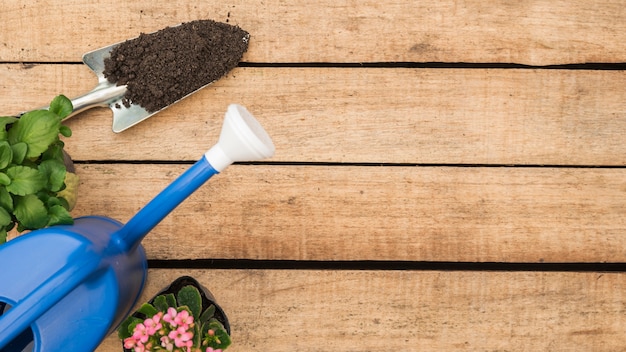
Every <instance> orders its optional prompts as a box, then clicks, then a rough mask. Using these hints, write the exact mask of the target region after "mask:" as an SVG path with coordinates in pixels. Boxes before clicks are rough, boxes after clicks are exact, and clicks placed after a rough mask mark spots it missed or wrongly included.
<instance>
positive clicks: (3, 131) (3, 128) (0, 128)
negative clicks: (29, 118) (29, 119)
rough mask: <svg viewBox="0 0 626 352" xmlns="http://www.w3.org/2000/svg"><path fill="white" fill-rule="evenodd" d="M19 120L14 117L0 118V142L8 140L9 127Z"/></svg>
mask: <svg viewBox="0 0 626 352" xmlns="http://www.w3.org/2000/svg"><path fill="white" fill-rule="evenodd" d="M17 120H18V118H17V117H13V116H2V117H0V140H3V141H6V140H7V135H8V133H7V125H10V124H12V123H14V122H15V121H17Z"/></svg>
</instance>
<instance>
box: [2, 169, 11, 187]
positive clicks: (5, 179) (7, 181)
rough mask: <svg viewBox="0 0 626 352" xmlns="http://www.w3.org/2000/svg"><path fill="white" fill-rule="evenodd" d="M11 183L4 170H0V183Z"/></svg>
mask: <svg viewBox="0 0 626 352" xmlns="http://www.w3.org/2000/svg"><path fill="white" fill-rule="evenodd" d="M10 184H11V179H10V178H9V176H7V174H5V173H4V172H0V185H3V186H8V185H10Z"/></svg>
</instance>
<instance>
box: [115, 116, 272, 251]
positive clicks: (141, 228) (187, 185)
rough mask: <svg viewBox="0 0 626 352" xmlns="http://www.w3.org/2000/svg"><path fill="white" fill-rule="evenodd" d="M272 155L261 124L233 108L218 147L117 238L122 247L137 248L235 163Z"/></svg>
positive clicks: (135, 217)
mask: <svg viewBox="0 0 626 352" xmlns="http://www.w3.org/2000/svg"><path fill="white" fill-rule="evenodd" d="M272 155H274V144H273V143H272V140H271V139H270V137H269V136H268V134H267V132H265V130H264V129H263V127H261V125H260V124H259V122H258V121H257V120H256V119H255V118H254V117H253V116H252V115H251V114H250V113H249V112H248V110H246V108H245V107H243V106H241V105H236V104H231V105H230V106H229V107H228V110H227V111H226V116H225V118H224V124H223V126H222V132H221V134H220V138H219V141H218V142H217V144H215V145H214V146H213V147H212V148H211V149H209V151H207V152H206V153H205V154H204V157H203V158H202V159H200V160H199V161H197V162H196V163H195V164H194V165H193V166H192V167H191V168H189V169H188V170H187V171H185V172H184V173H183V174H182V175H181V176H180V177H178V179H176V180H175V181H174V182H172V183H171V184H170V185H169V186H167V187H166V188H165V189H164V190H163V191H162V192H161V193H160V194H158V195H157V196H156V197H155V198H154V199H153V200H152V201H150V202H149V203H148V204H147V205H146V206H145V207H144V208H142V209H141V210H140V211H139V212H138V213H137V214H136V215H135V216H134V217H133V218H132V219H130V221H128V223H126V225H124V226H123V227H122V228H121V229H120V230H119V231H118V232H117V233H116V234H115V236H116V237H117V241H119V245H120V246H121V247H122V248H123V249H125V250H127V251H131V250H133V249H134V248H136V247H137V246H138V245H139V243H140V242H141V240H142V239H143V237H144V236H145V235H146V234H147V233H148V232H150V230H152V229H153V228H154V227H155V226H156V225H157V224H158V223H159V222H160V221H161V220H162V219H163V218H165V217H166V216H167V214H169V213H170V212H171V211H172V210H174V208H176V207H177V206H178V205H179V204H180V203H181V202H182V201H183V200H185V198H187V197H188V196H190V195H191V194H192V193H193V192H194V191H195V190H196V189H198V188H199V187H200V186H202V184H203V183H205V182H206V181H207V180H208V179H209V178H211V176H213V175H215V174H217V173H219V172H221V171H222V170H223V169H225V168H226V167H227V166H228V165H230V164H232V163H233V162H236V161H256V160H261V159H265V158H269V157H271V156H272Z"/></svg>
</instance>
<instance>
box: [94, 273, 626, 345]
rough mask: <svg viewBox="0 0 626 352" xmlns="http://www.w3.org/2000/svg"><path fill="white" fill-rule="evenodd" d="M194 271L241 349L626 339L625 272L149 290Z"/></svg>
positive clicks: (277, 278)
mask: <svg viewBox="0 0 626 352" xmlns="http://www.w3.org/2000/svg"><path fill="white" fill-rule="evenodd" d="M190 272H191V273H192V274H193V275H194V277H197V278H198V279H199V281H200V282H202V283H203V284H204V285H206V286H207V287H208V288H209V290H211V292H212V293H213V294H214V296H215V297H216V299H217V300H218V302H219V303H220V305H222V306H223V308H224V309H225V310H226V311H227V314H228V315H229V319H230V321H231V322H232V334H233V341H234V342H233V347H232V349H231V348H229V349H228V351H231V350H232V351H233V352H238V351H270V350H271V351H320V350H333V351H459V350H466V351H477V350H479V351H624V346H626V335H624V333H623V327H624V325H625V324H626V305H625V304H624V299H625V297H624V292H626V276H625V275H624V274H621V273H620V274H615V273H613V274H608V273H524V272H518V273H497V272H439V271H426V272H413V271H299V270H294V271H280V270H205V271H198V270H191V271H188V270H183V271H181V270H175V271H170V270H152V271H150V282H149V284H148V288H147V289H146V291H145V293H144V296H145V297H146V299H147V298H149V297H150V296H151V295H154V294H155V293H156V292H157V291H158V290H159V289H161V288H162V287H161V283H162V282H168V281H171V280H173V279H175V278H176V277H177V276H178V275H182V274H189V273H190ZM119 346H120V345H119V342H118V341H117V340H116V339H115V338H113V337H111V338H109V339H107V340H106V341H105V342H104V344H103V345H102V347H101V348H100V349H99V350H98V351H99V352H109V351H117V350H118V348H119Z"/></svg>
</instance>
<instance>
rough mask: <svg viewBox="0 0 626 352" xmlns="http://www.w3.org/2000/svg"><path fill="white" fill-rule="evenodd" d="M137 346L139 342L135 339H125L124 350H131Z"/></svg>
mask: <svg viewBox="0 0 626 352" xmlns="http://www.w3.org/2000/svg"><path fill="white" fill-rule="evenodd" d="M135 346H137V340H135V338H134V337H132V336H131V337H127V338H125V339H124V348H127V349H131V348H133V347H135Z"/></svg>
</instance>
